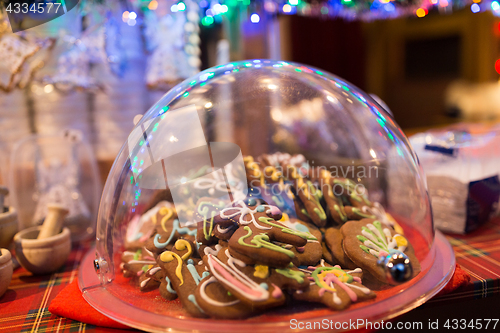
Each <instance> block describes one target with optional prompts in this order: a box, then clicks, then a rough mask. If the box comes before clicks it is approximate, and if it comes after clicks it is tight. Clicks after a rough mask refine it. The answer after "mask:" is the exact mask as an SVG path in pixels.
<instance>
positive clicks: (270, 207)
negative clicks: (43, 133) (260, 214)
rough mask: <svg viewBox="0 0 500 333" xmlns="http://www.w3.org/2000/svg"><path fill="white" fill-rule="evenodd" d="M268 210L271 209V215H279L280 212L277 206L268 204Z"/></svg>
mask: <svg viewBox="0 0 500 333" xmlns="http://www.w3.org/2000/svg"><path fill="white" fill-rule="evenodd" d="M269 210H270V211H271V214H272V215H279V214H281V210H280V209H279V208H278V207H276V206H272V205H270V206H269Z"/></svg>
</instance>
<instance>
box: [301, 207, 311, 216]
mask: <svg viewBox="0 0 500 333" xmlns="http://www.w3.org/2000/svg"><path fill="white" fill-rule="evenodd" d="M300 211H301V212H302V214H304V215H305V216H307V217H309V218H310V217H311V216H309V213H308V212H307V210H306V209H305V208H302V209H301V210H300Z"/></svg>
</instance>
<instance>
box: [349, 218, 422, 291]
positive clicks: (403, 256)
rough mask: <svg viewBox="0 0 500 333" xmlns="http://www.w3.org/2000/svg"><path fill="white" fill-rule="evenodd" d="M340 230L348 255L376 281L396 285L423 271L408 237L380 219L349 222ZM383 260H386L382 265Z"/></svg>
mask: <svg viewBox="0 0 500 333" xmlns="http://www.w3.org/2000/svg"><path fill="white" fill-rule="evenodd" d="M340 230H341V232H342V237H343V243H342V246H343V249H344V252H345V253H346V255H347V256H348V257H349V258H350V259H351V260H352V262H354V264H356V265H357V266H358V267H361V268H362V269H363V270H366V271H367V272H369V273H370V274H371V275H373V277H375V278H376V279H377V280H379V281H381V282H384V283H389V284H396V283H401V282H405V281H407V280H409V279H411V278H412V277H414V276H415V275H417V274H418V273H419V272H420V264H419V262H418V259H417V258H416V256H415V253H414V251H413V248H412V247H411V245H410V243H409V242H408V240H407V239H406V238H405V237H404V236H402V235H400V234H397V233H396V232H395V231H394V229H392V228H389V227H385V226H383V225H382V224H381V223H380V222H379V221H377V220H373V219H363V220H361V221H349V222H347V223H345V224H344V225H343V226H342V228H341V229H340ZM392 258H394V259H392ZM380 259H382V260H383V261H384V262H383V263H382V262H381V264H379V260H380Z"/></svg>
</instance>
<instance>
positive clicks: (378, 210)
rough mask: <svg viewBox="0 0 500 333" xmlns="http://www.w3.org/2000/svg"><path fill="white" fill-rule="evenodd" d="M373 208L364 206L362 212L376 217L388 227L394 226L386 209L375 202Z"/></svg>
mask: <svg viewBox="0 0 500 333" xmlns="http://www.w3.org/2000/svg"><path fill="white" fill-rule="evenodd" d="M372 205H373V207H368V206H363V207H361V212H363V213H365V214H366V213H368V214H370V215H374V216H375V218H376V219H377V220H379V221H380V222H382V223H383V224H385V225H388V226H394V222H393V221H391V220H390V219H388V218H387V214H386V212H385V209H384V207H382V205H381V204H380V203H378V202H374V203H373V204H372Z"/></svg>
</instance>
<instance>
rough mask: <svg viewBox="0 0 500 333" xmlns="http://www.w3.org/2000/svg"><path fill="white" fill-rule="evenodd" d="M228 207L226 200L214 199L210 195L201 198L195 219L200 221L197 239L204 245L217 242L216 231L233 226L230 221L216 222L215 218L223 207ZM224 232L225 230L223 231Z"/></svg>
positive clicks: (197, 205)
mask: <svg viewBox="0 0 500 333" xmlns="http://www.w3.org/2000/svg"><path fill="white" fill-rule="evenodd" d="M224 208H226V207H225V204H224V201H221V200H217V199H212V198H208V197H204V198H200V199H199V200H198V203H197V204H196V213H195V219H196V220H197V221H199V222H198V223H197V225H198V232H197V236H196V241H197V242H198V243H200V244H203V245H209V244H213V243H217V240H218V239H217V238H216V237H214V232H215V231H216V229H217V228H219V230H223V229H224V230H225V231H228V230H227V228H229V227H231V226H233V224H234V223H232V222H230V221H220V223H215V222H217V220H215V221H214V218H215V217H216V216H217V215H219V213H220V211H221V210H222V209H224ZM224 222H226V224H224ZM223 233H224V231H223Z"/></svg>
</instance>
